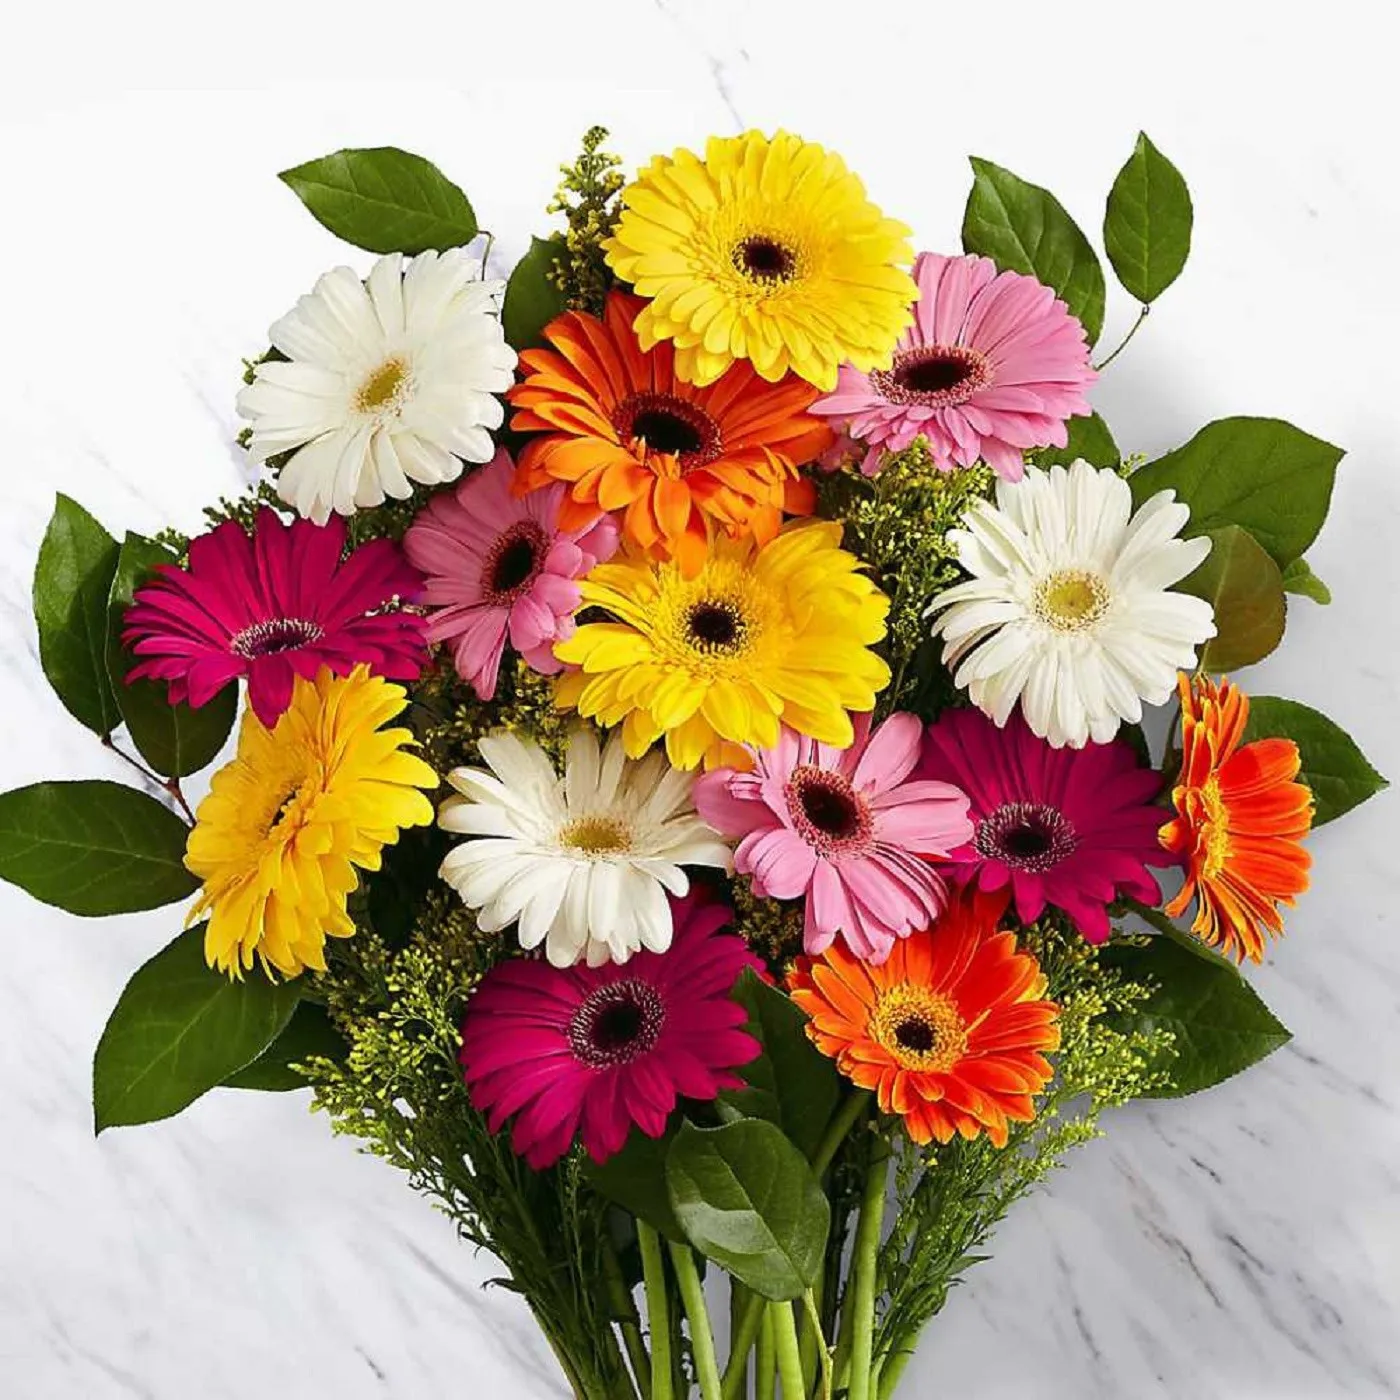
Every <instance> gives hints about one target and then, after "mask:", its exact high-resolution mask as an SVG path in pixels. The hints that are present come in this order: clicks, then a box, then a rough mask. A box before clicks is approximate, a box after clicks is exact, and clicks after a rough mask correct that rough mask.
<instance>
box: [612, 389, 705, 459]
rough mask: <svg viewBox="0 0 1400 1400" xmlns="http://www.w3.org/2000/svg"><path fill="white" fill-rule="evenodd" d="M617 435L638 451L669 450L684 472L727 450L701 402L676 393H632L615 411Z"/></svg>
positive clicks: (669, 453) (662, 451)
mask: <svg viewBox="0 0 1400 1400" xmlns="http://www.w3.org/2000/svg"><path fill="white" fill-rule="evenodd" d="M612 421H613V427H615V428H616V429H617V435H618V437H620V438H621V439H622V441H623V442H625V443H627V444H628V445H629V446H630V447H632V449H633V450H634V451H637V452H638V455H639V456H640V455H641V454H640V451H639V449H644V450H645V451H647V452H657V453H666V454H667V455H669V456H672V457H675V458H676V459H677V460H678V461H679V463H680V466H681V470H682V471H691V470H693V469H694V468H696V467H703V466H705V465H707V464H708V463H710V462H713V461H714V460H715V458H717V457H718V456H720V455H721V453H722V452H723V450H724V448H723V442H722V440H721V438H720V431H719V424H718V423H716V422H715V420H714V419H713V418H711V417H710V415H709V414H708V413H706V412H705V410H704V409H703V408H701V407H699V405H698V404H694V403H691V402H690V401H689V400H687V399H682V398H678V397H677V396H676V395H675V394H653V393H637V394H629V395H628V396H627V397H626V398H625V399H623V400H622V401H621V402H620V403H619V404H618V406H617V407H616V408H615V409H614V410H613V415H612Z"/></svg>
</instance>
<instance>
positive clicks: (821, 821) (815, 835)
mask: <svg viewBox="0 0 1400 1400" xmlns="http://www.w3.org/2000/svg"><path fill="white" fill-rule="evenodd" d="M786 787H787V798H788V807H789V810H790V811H791V812H792V815H793V817H794V818H795V819H796V826H797V829H798V832H799V833H800V834H801V836H802V837H803V839H804V840H806V841H807V842H809V843H810V844H811V845H813V846H816V847H817V848H818V849H819V850H823V851H830V850H834V849H836V848H838V847H849V846H852V845H856V844H859V843H861V842H863V841H864V840H865V839H866V837H867V836H868V835H869V834H870V825H871V821H870V812H869V809H868V808H867V807H866V805H865V803H864V802H863V801H862V800H861V799H860V798H859V797H858V796H857V795H856V791H855V789H854V788H853V787H852V786H851V780H850V779H849V778H846V777H843V776H842V775H841V774H840V773H829V772H827V770H826V769H824V768H813V767H801V768H794V769H793V771H792V776H791V777H790V778H789V779H788V780H787V784H786Z"/></svg>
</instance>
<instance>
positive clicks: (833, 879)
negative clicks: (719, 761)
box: [694, 714, 972, 963]
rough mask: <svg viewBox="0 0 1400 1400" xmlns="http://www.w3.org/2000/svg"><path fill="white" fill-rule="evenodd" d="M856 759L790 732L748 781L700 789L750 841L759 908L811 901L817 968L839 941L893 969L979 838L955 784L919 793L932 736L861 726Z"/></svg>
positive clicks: (738, 859)
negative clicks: (944, 870)
mask: <svg viewBox="0 0 1400 1400" xmlns="http://www.w3.org/2000/svg"><path fill="white" fill-rule="evenodd" d="M854 725H855V742H854V743H852V745H851V746H850V748H848V749H838V748H833V747H832V746H831V745H830V744H819V743H817V742H816V740H814V739H808V738H806V737H804V736H802V735H799V734H797V733H794V732H793V731H792V730H791V729H788V728H787V727H786V726H784V728H783V730H782V733H781V734H780V735H779V738H778V743H777V745H776V746H775V747H773V748H771V749H762V750H759V751H758V752H757V753H756V754H755V761H754V767H753V769H752V770H751V771H749V772H747V773H743V772H737V771H735V770H734V769H730V768H719V769H716V770H714V771H713V772H710V773H706V774H704V775H703V776H702V777H701V778H699V779H698V780H697V781H696V784H695V790H694V801H695V807H696V810H697V811H698V812H699V813H700V815H701V816H702V817H703V818H704V819H705V820H706V821H707V822H709V824H710V825H711V826H712V827H714V828H715V830H716V831H718V832H720V833H721V834H723V835H724V836H727V837H730V838H731V839H732V838H741V839H740V840H739V845H738V848H737V849H736V851H735V853H734V867H735V869H736V870H737V871H738V872H739V873H740V874H742V875H749V876H751V877H752V880H753V890H754V893H755V894H756V895H758V896H759V897H760V898H773V899H804V900H805V926H804V930H803V946H804V947H805V948H806V951H807V952H808V953H810V954H812V955H813V956H815V955H816V954H818V953H821V952H823V951H824V950H825V949H826V948H827V947H828V946H829V945H830V944H831V942H832V940H833V939H834V938H835V937H836V935H837V934H840V935H841V937H842V938H844V939H845V942H846V946H847V947H848V948H850V950H851V952H852V953H854V954H855V955H856V957H858V958H863V959H865V960H866V961H867V962H872V963H882V962H884V961H885V959H886V958H888V957H889V955H890V950H891V949H892V948H893V947H894V943H895V940H896V939H897V938H903V937H905V936H907V935H908V934H910V933H912V932H913V931H914V930H915V929H922V928H927V927H928V926H929V925H930V924H931V923H932V922H933V921H934V920H935V919H936V918H937V917H938V915H939V913H940V911H941V910H942V908H943V905H944V903H945V901H946V898H947V887H946V885H945V884H944V881H943V877H942V876H941V875H940V874H939V873H938V871H937V870H935V869H934V867H933V866H932V865H930V864H929V861H930V860H931V859H936V858H941V857H944V856H946V855H947V854H948V853H949V852H950V851H951V850H953V849H954V848H955V847H957V846H961V845H962V844H963V843H964V842H965V841H967V840H968V839H969V837H970V836H971V835H972V827H971V825H970V823H969V822H968V818H967V806H968V803H967V797H966V796H965V795H964V794H963V793H962V792H960V791H958V789H957V788H956V787H953V786H952V785H951V784H949V783H946V782H934V781H927V782H925V781H918V782H908V781H906V779H907V778H908V777H909V774H910V772H911V771H912V769H913V768H914V765H915V764H916V763H917V762H918V759H919V743H920V738H921V736H922V733H923V728H922V726H921V725H920V723H919V720H918V719H917V717H916V716H914V715H910V714H894V715H891V716H890V717H889V719H887V720H886V721H885V722H884V723H883V724H882V725H880V727H879V728H878V729H876V730H875V731H874V732H873V733H872V732H871V729H870V716H869V715H857V716H855V718H854Z"/></svg>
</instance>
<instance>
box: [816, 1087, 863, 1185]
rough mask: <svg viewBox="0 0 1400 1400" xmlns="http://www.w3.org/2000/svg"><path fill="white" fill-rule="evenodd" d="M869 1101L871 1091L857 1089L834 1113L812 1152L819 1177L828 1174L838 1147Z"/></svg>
mask: <svg viewBox="0 0 1400 1400" xmlns="http://www.w3.org/2000/svg"><path fill="white" fill-rule="evenodd" d="M869 1102H870V1091H869V1090H868V1089H857V1090H856V1091H855V1092H854V1093H852V1094H850V1095H848V1096H847V1097H846V1100H845V1101H844V1102H843V1103H842V1105H841V1107H840V1108H839V1109H837V1111H836V1112H835V1113H834V1114H833V1115H832V1119H831V1122H830V1123H828V1124H827V1125H826V1133H825V1135H824V1136H823V1137H822V1140H821V1142H820V1143H819V1144H818V1146H817V1150H816V1151H815V1152H814V1153H813V1154H812V1171H813V1173H814V1175H816V1176H818V1177H821V1176H825V1175H826V1169H827V1168H828V1167H829V1166H830V1165H831V1159H832V1158H833V1157H835V1156H836V1151H837V1149H838V1148H839V1147H840V1146H841V1144H842V1143H843V1142H845V1141H846V1138H847V1137H848V1136H849V1134H850V1131H851V1129H852V1128H854V1127H855V1125H856V1123H857V1121H858V1120H859V1118H860V1116H861V1114H863V1113H864V1112H865V1108H866V1105H867V1104H868V1103H869Z"/></svg>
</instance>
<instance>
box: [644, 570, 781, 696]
mask: <svg viewBox="0 0 1400 1400" xmlns="http://www.w3.org/2000/svg"><path fill="white" fill-rule="evenodd" d="M659 582H660V585H661V587H660V590H659V597H658V598H657V604H656V611H655V621H654V624H653V626H654V631H653V636H654V638H655V642H656V646H657V649H658V650H659V651H660V652H661V653H662V654H663V655H664V656H665V657H666V658H667V659H668V660H670V661H672V662H673V663H675V664H678V665H681V666H684V667H685V668H686V670H688V671H689V672H690V673H691V674H692V675H694V676H702V677H706V678H710V679H712V678H714V677H716V676H743V677H747V676H748V675H749V674H750V672H751V670H752V662H753V658H754V656H755V654H756V653H757V651H758V650H759V646H760V642H761V640H762V639H763V637H764V635H765V634H767V635H768V636H769V640H770V642H774V641H776V638H774V637H773V633H774V630H775V627H776V623H777V618H776V617H775V616H774V610H775V608H777V607H779V606H780V600H778V599H775V598H773V597H771V596H769V595H768V594H766V593H764V592H763V591H762V590H761V589H760V588H759V587H757V586H756V585H755V584H754V581H753V579H752V578H751V576H750V575H749V573H748V571H747V569H746V568H745V567H744V562H741V561H739V560H737V559H713V558H712V559H711V560H709V562H708V563H707V564H706V566H705V568H704V569H703V570H702V571H701V573H700V575H699V576H698V577H696V578H693V579H687V578H685V577H683V576H682V574H681V571H680V570H679V569H677V568H667V569H665V570H664V571H663V573H662V577H661V579H660V580H659ZM768 655H769V657H771V656H772V655H773V648H772V646H770V647H769V648H768Z"/></svg>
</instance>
